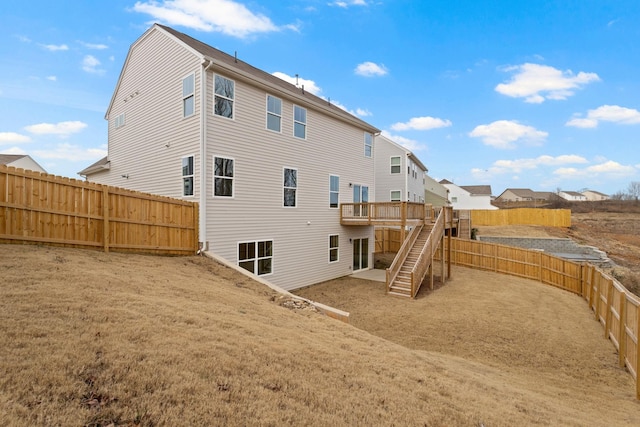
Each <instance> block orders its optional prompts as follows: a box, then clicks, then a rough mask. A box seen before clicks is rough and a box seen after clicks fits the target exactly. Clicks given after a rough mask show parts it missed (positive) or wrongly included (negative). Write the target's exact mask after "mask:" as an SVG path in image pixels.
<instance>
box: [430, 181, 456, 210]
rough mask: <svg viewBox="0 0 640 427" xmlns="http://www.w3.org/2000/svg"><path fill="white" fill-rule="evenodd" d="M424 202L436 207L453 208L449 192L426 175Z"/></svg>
mask: <svg viewBox="0 0 640 427" xmlns="http://www.w3.org/2000/svg"><path fill="white" fill-rule="evenodd" d="M424 202H425V203H428V204H430V205H433V206H436V207H441V206H451V202H450V201H449V190H448V189H447V187H445V186H444V185H442V184H440V183H439V182H438V181H436V180H435V179H433V178H431V177H430V176H429V175H425V177H424Z"/></svg>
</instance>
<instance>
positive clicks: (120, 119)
mask: <svg viewBox="0 0 640 427" xmlns="http://www.w3.org/2000/svg"><path fill="white" fill-rule="evenodd" d="M125 124H126V123H125V115H124V113H121V114H118V115H117V116H116V118H115V119H114V127H115V128H116V129H120V128H121V127H122V126H124V125H125Z"/></svg>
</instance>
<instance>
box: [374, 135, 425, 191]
mask: <svg viewBox="0 0 640 427" xmlns="http://www.w3.org/2000/svg"><path fill="white" fill-rule="evenodd" d="M374 152H375V156H374V157H375V168H376V185H375V189H376V197H375V199H376V202H418V203H424V188H425V175H426V173H427V171H428V170H427V168H426V166H425V165H423V164H422V162H421V161H420V159H419V158H418V157H417V156H415V155H414V154H413V153H412V152H411V151H410V150H408V149H406V148H404V147H403V146H401V145H400V144H398V143H396V142H394V141H392V140H391V139H389V138H387V137H385V136H383V135H378V136H376V139H375V144H374Z"/></svg>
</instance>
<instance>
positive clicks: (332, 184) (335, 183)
mask: <svg viewBox="0 0 640 427" xmlns="http://www.w3.org/2000/svg"><path fill="white" fill-rule="evenodd" d="M339 199H340V177H339V176H336V175H329V207H330V208H337V207H338V200H339Z"/></svg>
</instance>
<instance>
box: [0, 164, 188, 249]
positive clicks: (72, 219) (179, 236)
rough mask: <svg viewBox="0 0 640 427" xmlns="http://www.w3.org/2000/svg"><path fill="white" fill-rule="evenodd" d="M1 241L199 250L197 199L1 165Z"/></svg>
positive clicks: (76, 245) (115, 247)
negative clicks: (191, 200)
mask: <svg viewBox="0 0 640 427" xmlns="http://www.w3.org/2000/svg"><path fill="white" fill-rule="evenodd" d="M0 242H5V243H6V242H8V243H17V242H31V243H47V244H57V245H64V246H72V247H79V248H100V249H103V250H104V251H110V250H113V251H118V252H142V253H156V254H171V255H188V254H195V253H196V251H197V250H198V204H197V203H193V202H187V201H184V200H177V199H171V198H168V197H162V196H155V195H151V194H145V193H140V192H136V191H131V190H125V189H122V188H116V187H109V186H106V185H101V184H95V183H90V182H84V181H79V180H75V179H70V178H62V177H58V176H53V175H48V174H41V173H39V172H32V171H24V170H22V169H15V168H8V167H6V166H3V165H0Z"/></svg>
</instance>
